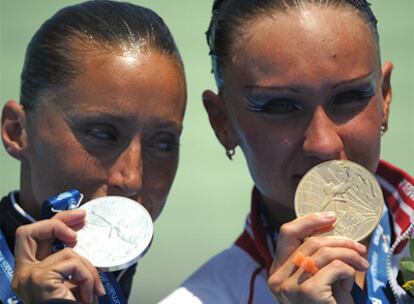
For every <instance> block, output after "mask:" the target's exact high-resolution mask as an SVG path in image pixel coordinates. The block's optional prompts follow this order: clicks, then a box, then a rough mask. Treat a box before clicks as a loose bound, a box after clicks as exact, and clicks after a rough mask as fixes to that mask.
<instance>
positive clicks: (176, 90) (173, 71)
mask: <svg viewBox="0 0 414 304" xmlns="http://www.w3.org/2000/svg"><path fill="white" fill-rule="evenodd" d="M89 59H90V60H88V61H85V62H86V64H85V66H83V67H82V73H81V75H79V76H77V77H76V78H75V80H74V81H73V82H72V83H71V84H70V85H69V86H67V87H64V88H62V89H60V90H59V91H58V92H57V94H54V95H52V97H51V98H49V99H48V100H46V101H45V102H44V103H42V104H41V106H40V107H39V109H38V110H37V111H36V114H34V113H28V114H27V116H26V117H27V128H26V131H27V148H26V149H25V151H24V153H23V155H24V156H23V160H22V174H21V175H22V177H21V197H20V199H21V202H22V205H23V208H24V209H25V210H27V211H28V212H30V213H31V214H33V215H34V216H36V217H38V216H39V206H40V205H41V203H42V202H43V201H44V200H45V199H46V198H48V197H50V196H51V195H55V194H57V193H60V192H62V191H65V190H68V189H72V188H75V189H79V190H80V191H81V192H82V193H83V194H84V195H85V197H84V202H86V201H88V200H91V199H93V198H96V197H100V196H106V195H121V196H126V197H130V198H132V199H134V200H136V201H139V202H140V203H142V204H143V205H144V207H145V208H146V209H147V210H148V211H149V212H150V214H151V216H152V218H153V219H156V218H157V217H158V215H159V214H160V212H161V210H162V208H163V206H164V203H165V200H166V198H167V195H168V192H169V190H170V187H171V185H172V182H173V179H174V176H175V173H176V169H177V165H178V152H179V151H178V141H179V137H180V134H181V129H182V120H183V115H184V109H185V100H186V92H185V81H184V76H183V72H182V69H181V67H180V66H179V65H178V64H177V62H175V59H172V58H169V57H166V56H164V55H161V54H159V53H157V52H143V53H140V54H138V55H136V56H135V57H134V58H126V57H123V56H117V55H113V54H98V55H97V56H95V57H93V58H89ZM105 115H106V116H105ZM109 115H111V116H109ZM108 117H116V119H115V120H114V119H111V118H108ZM108 133H109V135H110V138H109V139H108V138H106V137H107V136H108ZM102 136H103V137H102ZM165 147H167V148H168V149H165Z"/></svg>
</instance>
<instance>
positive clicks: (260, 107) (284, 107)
mask: <svg viewBox="0 0 414 304" xmlns="http://www.w3.org/2000/svg"><path fill="white" fill-rule="evenodd" d="M246 105H247V108H248V109H249V110H250V111H253V112H260V113H266V114H275V115H278V114H280V115H283V114H293V113H295V112H296V111H300V110H301V109H302V108H301V106H299V105H298V103H297V102H296V101H294V100H291V99H288V98H276V99H271V100H269V101H264V100H260V99H258V100H255V99H253V98H249V97H248V98H247V102H246Z"/></svg>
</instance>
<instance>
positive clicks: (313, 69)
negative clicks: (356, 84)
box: [224, 7, 379, 82]
mask: <svg viewBox="0 0 414 304" xmlns="http://www.w3.org/2000/svg"><path fill="white" fill-rule="evenodd" d="M231 50H232V51H231V53H232V56H231V58H230V62H228V64H230V65H231V67H232V68H231V69H225V71H224V74H236V75H242V77H245V80H248V79H249V78H250V80H257V79H258V78H263V77H268V76H275V75H283V77H284V78H285V79H286V78H289V77H290V76H291V77H293V78H295V77H305V76H306V74H307V73H308V74H309V76H310V77H315V75H318V74H319V73H322V74H326V73H333V74H335V73H338V70H339V69H340V71H341V73H348V74H349V75H345V76H346V78H353V77H358V76H360V75H366V74H369V72H370V71H373V70H376V69H377V67H378V66H379V57H378V49H377V45H376V42H375V39H374V36H373V34H372V33H371V30H370V28H369V26H368V25H367V24H366V23H365V21H364V20H363V19H362V18H361V17H360V16H359V15H358V13H355V12H353V11H350V10H343V9H337V8H317V7H309V8H305V9H302V10H298V11H292V12H289V13H277V14H275V15H268V16H265V17H264V18H256V19H254V20H252V21H250V22H249V27H245V28H244V30H243V33H242V34H240V35H238V37H235V42H234V43H233V46H232V48H231ZM232 71H233V72H235V73H232ZM304 73H305V74H304ZM248 82H249V81H248Z"/></svg>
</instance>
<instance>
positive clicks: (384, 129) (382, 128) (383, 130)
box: [381, 122, 388, 136]
mask: <svg viewBox="0 0 414 304" xmlns="http://www.w3.org/2000/svg"><path fill="white" fill-rule="evenodd" d="M387 130H388V124H387V123H386V122H384V123H383V124H382V125H381V136H383V135H384V134H385V132H387Z"/></svg>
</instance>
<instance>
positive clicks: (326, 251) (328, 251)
mask: <svg viewBox="0 0 414 304" xmlns="http://www.w3.org/2000/svg"><path fill="white" fill-rule="evenodd" d="M332 254H333V250H332V248H329V247H322V248H320V249H319V250H318V255H320V256H322V257H323V258H326V259H330V258H331V257H332Z"/></svg>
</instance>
